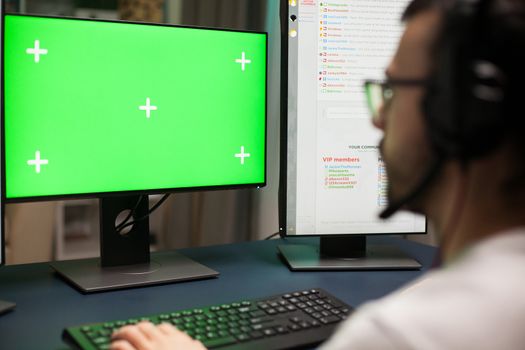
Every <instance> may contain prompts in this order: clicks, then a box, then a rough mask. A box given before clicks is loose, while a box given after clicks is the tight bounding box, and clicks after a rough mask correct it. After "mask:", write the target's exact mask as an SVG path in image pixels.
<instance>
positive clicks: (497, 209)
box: [427, 156, 525, 262]
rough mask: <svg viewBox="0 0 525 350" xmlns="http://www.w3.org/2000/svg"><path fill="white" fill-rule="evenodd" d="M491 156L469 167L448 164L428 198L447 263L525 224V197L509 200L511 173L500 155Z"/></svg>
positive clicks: (430, 216) (429, 212)
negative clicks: (506, 184) (506, 188)
mask: <svg viewBox="0 0 525 350" xmlns="http://www.w3.org/2000/svg"><path fill="white" fill-rule="evenodd" d="M492 158H494V159H492ZM492 158H491V159H488V160H484V161H483V162H476V163H474V164H473V165H469V167H468V169H465V168H463V167H462V166H461V165H460V164H458V163H449V164H447V165H446V166H445V169H444V171H443V173H444V176H443V180H442V181H440V184H439V186H436V187H435V189H434V190H433V195H432V196H431V197H429V203H428V204H427V205H428V208H429V211H428V216H429V218H430V220H432V222H433V223H434V225H435V226H436V229H437V231H438V232H439V235H440V239H441V248H442V254H443V255H442V259H443V261H444V262H447V261H450V260H452V259H454V258H455V257H456V256H458V255H460V254H461V253H462V252H463V251H464V250H465V249H468V247H470V246H472V245H474V244H476V243H477V242H479V241H481V240H483V239H485V238H488V237H491V236H494V235H498V234H501V233H503V232H504V231H506V230H509V229H511V228H513V227H518V226H525V217H524V215H523V209H522V208H524V207H525V196H521V197H519V196H516V197H515V198H516V200H517V201H518V200H519V203H511V202H510V201H509V198H508V194H506V193H505V192H504V190H503V188H502V186H503V184H504V182H505V181H507V179H508V176H507V174H508V172H506V170H505V169H503V168H502V167H501V166H500V167H498V166H497V164H498V163H499V164H501V161H502V159H499V158H501V157H500V156H494V157H492ZM507 161H508V159H507ZM507 164H508V163H507ZM497 169H499V170H497ZM520 198H521V200H520Z"/></svg>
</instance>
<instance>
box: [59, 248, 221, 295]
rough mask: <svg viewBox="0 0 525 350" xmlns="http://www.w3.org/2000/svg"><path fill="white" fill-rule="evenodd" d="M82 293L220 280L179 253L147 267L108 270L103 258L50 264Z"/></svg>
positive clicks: (154, 256) (156, 256)
mask: <svg viewBox="0 0 525 350" xmlns="http://www.w3.org/2000/svg"><path fill="white" fill-rule="evenodd" d="M50 265H51V267H52V268H53V269H55V271H56V272H58V274H60V275H61V276H62V277H63V278H64V279H66V280H67V281H68V282H69V283H70V284H72V285H73V286H74V287H75V288H76V289H78V290H79V291H81V292H82V293H93V292H103V291H108V290H114V289H124V288H133V287H141V286H147V285H154V284H164V283H173V282H182V281H189V280H196V279H203V278H211V277H216V276H218V275H219V273H218V272H217V271H215V270H212V269H210V268H208V267H206V266H204V265H201V264H199V263H197V262H195V261H193V260H191V259H189V258H187V257H185V256H184V255H182V254H179V253H177V252H158V253H151V261H150V262H149V263H145V264H136V265H126V266H118V267H104V268H102V267H101V265H100V259H99V258H92V259H81V260H69V261H54V262H51V263H50Z"/></svg>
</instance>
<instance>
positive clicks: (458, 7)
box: [423, 0, 507, 161]
mask: <svg viewBox="0 0 525 350" xmlns="http://www.w3.org/2000/svg"><path fill="white" fill-rule="evenodd" d="M491 3H492V1H491V0H458V1H455V2H454V4H453V6H452V8H451V9H449V10H448V11H445V14H444V18H443V27H442V31H441V33H442V36H441V38H440V39H438V43H437V47H436V51H437V52H436V53H435V54H436V56H435V57H436V62H435V67H434V71H433V74H432V76H431V78H430V81H429V85H428V87H427V92H426V96H425V98H424V100H423V113H424V117H425V118H426V125H427V131H428V136H429V137H430V142H431V144H432V146H433V148H434V150H435V152H436V153H437V155H438V156H439V157H444V158H445V159H449V158H456V159H460V160H463V161H467V160H470V159H474V158H476V157H480V156H483V155H485V154H487V153H489V152H490V151H491V150H493V149H495V148H496V147H497V146H498V145H499V144H500V142H501V140H502V139H503V135H504V130H503V129H504V128H505V126H506V124H505V120H504V119H505V118H504V102H505V91H506V82H507V79H506V77H505V74H504V73H503V70H502V69H500V68H499V67H498V64H497V62H496V59H497V58H496V55H497V52H494V51H495V50H494V48H493V40H494V37H493V36H492V35H493V34H494V33H493V31H492V30H491V29H492V26H491V20H490V18H489V10H490V8H489V7H490V5H491Z"/></svg>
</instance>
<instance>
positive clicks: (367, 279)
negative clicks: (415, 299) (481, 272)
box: [0, 237, 436, 350]
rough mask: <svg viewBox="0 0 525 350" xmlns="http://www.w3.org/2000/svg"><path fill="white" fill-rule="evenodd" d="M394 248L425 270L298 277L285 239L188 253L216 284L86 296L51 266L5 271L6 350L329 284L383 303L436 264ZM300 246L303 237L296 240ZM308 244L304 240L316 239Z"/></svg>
mask: <svg viewBox="0 0 525 350" xmlns="http://www.w3.org/2000/svg"><path fill="white" fill-rule="evenodd" d="M369 240H370V241H371V242H372V243H379V244H382V243H386V244H394V245H395V246H397V247H399V248H401V249H402V250H404V251H405V252H407V253H408V254H410V255H411V256H412V257H414V258H416V259H417V260H418V261H420V262H421V263H422V264H423V269H422V270H421V271H359V272H356V271H354V272H347V271H345V272H291V271H290V270H289V269H288V268H287V267H286V266H285V265H284V263H283V262H281V261H280V259H279V257H278V255H277V244H283V243H284V242H283V241H282V240H270V241H257V242H246V243H237V244H230V245H222V246H213V247H204V248H194V249H183V250H180V252H181V253H183V254H185V255H186V256H188V257H190V258H192V259H194V260H196V261H198V262H200V263H202V264H204V265H207V266H209V267H210V268H212V269H214V270H217V271H219V272H220V276H219V277H218V278H214V279H208V280H200V281H191V282H183V283H175V284H169V285H160V286H150V287H143V288H135V289H127V290H120V291H112V292H105V293H97V294H90V295H83V294H80V293H79V292H77V291H76V290H75V289H73V288H72V287H70V286H69V285H68V284H66V283H65V282H64V281H63V280H61V279H60V278H59V277H58V276H57V275H55V274H54V273H53V271H52V270H51V268H50V267H49V265H48V264H45V263H42V264H27V265H14V266H5V267H1V268H0V299H5V300H9V301H14V302H16V303H17V307H16V310H15V311H14V312H11V313H9V314H6V315H3V316H0V348H2V349H55V350H56V349H67V346H66V345H65V344H64V343H63V342H62V340H61V333H62V329H63V328H64V326H71V325H79V324H83V323H92V322H103V321H111V320H118V319H126V318H131V317H138V316H144V315H149V314H156V313H162V312H168V311H175V310H180V309H186V308H193V307H201V306H207V305H211V304H217V303H227V302H233V301H237V300H241V299H248V298H258V297H264V296H270V295H273V294H279V293H284V292H288V291H292V290H300V289H309V288H315V287H321V288H324V289H326V290H327V291H329V292H330V293H332V294H334V295H335V296H336V297H338V298H339V299H341V300H343V301H345V302H347V303H348V304H350V305H353V306H358V305H360V304H361V303H363V302H365V301H368V300H371V299H375V298H379V297H381V296H383V295H385V294H387V293H389V292H391V291H393V290H395V289H396V288H398V287H400V286H401V285H403V284H405V283H406V282H408V281H410V280H412V279H414V278H416V277H418V276H419V275H421V274H422V273H423V272H425V270H427V269H428V267H429V266H430V264H431V263H432V260H433V257H434V254H435V252H436V249H435V248H432V247H428V246H425V245H422V244H418V243H414V242H409V241H405V240H402V239H399V238H392V237H372V238H369ZM289 241H291V243H296V242H298V241H299V240H289ZM315 241H316V240H315V239H306V240H305V239H302V240H301V242H315Z"/></svg>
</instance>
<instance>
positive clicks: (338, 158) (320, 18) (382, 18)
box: [280, 0, 426, 268]
mask: <svg viewBox="0 0 525 350" xmlns="http://www.w3.org/2000/svg"><path fill="white" fill-rule="evenodd" d="M407 4H408V0H407V1H381V2H378V3H375V2H373V1H372V2H371V1H344V0H339V1H338V0H334V1H330V2H312V1H297V2H296V1H282V4H281V5H282V6H281V11H282V14H281V20H282V32H283V36H282V38H283V44H284V45H283V51H285V52H286V55H285V56H284V57H287V61H286V60H285V61H284V62H283V71H284V72H285V73H284V74H283V77H282V78H283V79H284V80H285V82H286V83H287V84H285V85H284V91H283V103H284V105H283V109H282V110H283V113H284V114H285V116H286V118H285V121H286V122H285V123H283V125H282V128H283V130H282V131H283V133H284V134H285V135H286V143H283V145H282V147H283V148H282V153H281V155H282V158H283V161H282V163H281V173H282V177H281V201H280V203H281V208H280V228H281V233H282V234H284V235H286V236H290V237H292V236H294V237H296V236H320V237H322V238H321V241H322V243H321V249H323V250H324V249H327V250H330V248H329V246H330V245H332V244H330V242H335V243H334V244H333V246H334V248H335V249H338V248H343V250H344V249H345V244H344V243H343V244H342V243H341V242H342V241H341V240H339V241H337V240H336V239H335V238H334V237H339V238H342V237H343V238H344V237H347V238H348V237H351V238H353V237H358V236H359V237H361V239H360V240H358V239H354V242H358V245H361V248H363V243H362V242H363V241H364V236H367V235H377V234H411V233H423V232H425V230H426V224H425V218H424V217H421V216H416V215H413V214H409V213H399V214H397V215H395V216H394V217H393V218H392V219H390V220H388V221H384V220H381V219H379V218H378V214H379V212H380V211H381V210H383V209H384V207H385V206H386V205H387V178H386V171H385V165H384V163H383V161H382V159H381V155H380V153H379V146H378V144H379V141H380V139H381V133H380V131H378V130H375V129H374V127H373V126H372V124H371V120H370V116H369V113H368V110H367V106H366V100H365V94H364V91H363V81H364V80H365V79H378V80H379V79H383V78H384V69H385V67H386V66H387V65H388V63H389V60H390V58H391V57H392V56H393V54H394V52H395V48H396V46H397V43H398V40H399V38H400V35H401V33H402V30H403V25H402V23H401V21H400V17H401V13H402V11H403V9H404V8H405V7H406V5H407ZM286 85H287V86H286ZM328 237H331V238H332V239H331V240H328V239H326V238H328ZM346 241H347V242H348V241H349V240H348V239H347V240H346ZM343 242H344V241H343ZM359 242H360V243H359ZM346 249H350V248H349V247H347V248H346ZM356 250H357V251H359V250H362V249H359V248H356ZM361 253H362V252H361ZM388 264H390V262H389V263H388ZM343 265H344V264H343ZM367 267H368V268H370V267H371V266H369V265H367ZM386 267H388V266H386Z"/></svg>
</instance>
